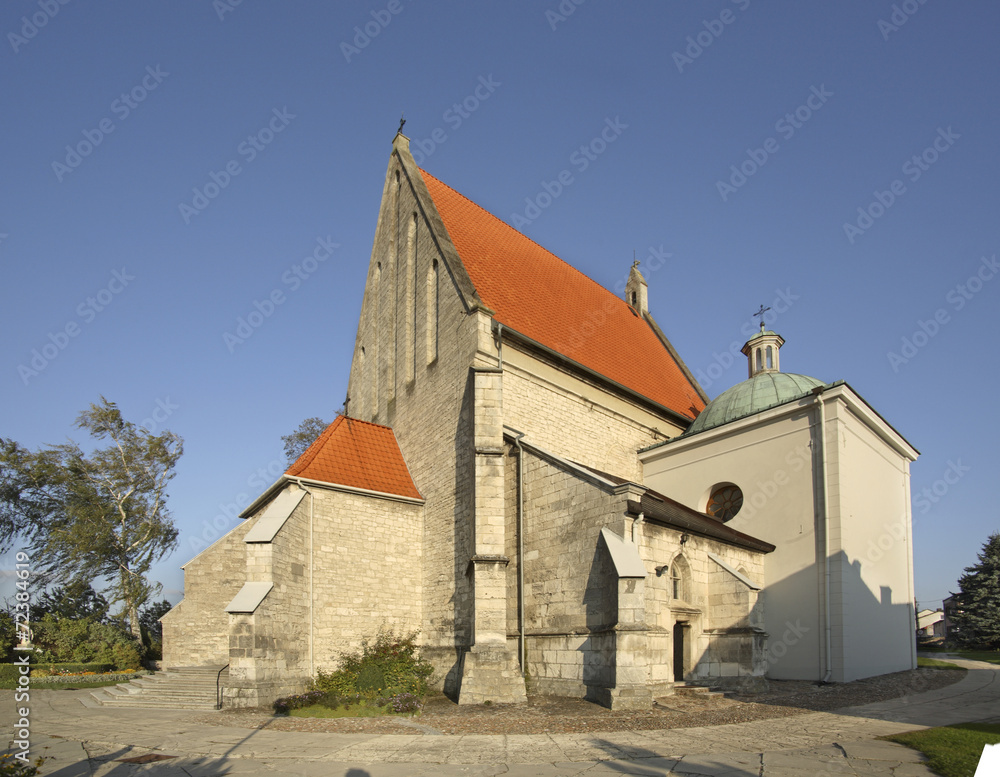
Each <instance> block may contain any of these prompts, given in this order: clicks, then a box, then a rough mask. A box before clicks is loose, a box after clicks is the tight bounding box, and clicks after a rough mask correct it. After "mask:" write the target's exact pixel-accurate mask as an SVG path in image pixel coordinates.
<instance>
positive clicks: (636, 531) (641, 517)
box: [632, 513, 646, 545]
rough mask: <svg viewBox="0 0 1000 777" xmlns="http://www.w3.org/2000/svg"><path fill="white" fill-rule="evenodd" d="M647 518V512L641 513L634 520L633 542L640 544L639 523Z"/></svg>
mask: <svg viewBox="0 0 1000 777" xmlns="http://www.w3.org/2000/svg"><path fill="white" fill-rule="evenodd" d="M644 520H646V515H645V513H639V517H638V518H636V519H635V520H634V521H632V544H633V545H638V544H639V524H640V523H642V522H643V521H644Z"/></svg>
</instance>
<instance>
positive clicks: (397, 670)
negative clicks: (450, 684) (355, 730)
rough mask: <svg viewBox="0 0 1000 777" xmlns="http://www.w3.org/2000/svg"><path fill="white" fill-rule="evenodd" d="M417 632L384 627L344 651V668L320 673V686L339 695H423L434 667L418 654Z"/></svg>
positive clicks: (341, 666) (342, 659)
mask: <svg viewBox="0 0 1000 777" xmlns="http://www.w3.org/2000/svg"><path fill="white" fill-rule="evenodd" d="M416 639H417V633H416V632H412V633H410V634H407V635H397V634H396V633H395V632H393V631H392V630H383V631H379V633H378V634H377V635H376V636H375V639H374V640H368V639H365V640H362V642H361V649H360V650H356V651H349V652H344V653H341V654H340V668H338V669H337V670H335V671H333V672H330V673H326V672H323V671H322V670H321V671H320V672H319V673H318V674H317V677H316V682H315V687H316V689H317V690H320V691H324V692H327V693H332V694H335V695H337V696H339V697H341V698H342V697H345V696H349V695H351V694H361V695H362V696H364V697H365V698H368V699H374V698H377V697H381V698H391V697H395V696H397V695H399V694H411V695H413V696H415V697H423V696H425V695H426V694H427V681H428V678H430V676H431V674H433V672H434V667H433V666H432V665H431V664H430V662H429V661H427V660H426V659H423V658H421V657H420V656H419V655H418V654H417V643H416Z"/></svg>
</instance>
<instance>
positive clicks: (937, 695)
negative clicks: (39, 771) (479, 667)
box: [0, 661, 1000, 777]
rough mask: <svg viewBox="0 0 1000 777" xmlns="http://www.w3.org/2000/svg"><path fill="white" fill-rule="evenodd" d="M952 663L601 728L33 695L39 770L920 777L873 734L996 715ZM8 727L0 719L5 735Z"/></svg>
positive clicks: (63, 774)
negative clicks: (296, 722) (889, 688)
mask: <svg viewBox="0 0 1000 777" xmlns="http://www.w3.org/2000/svg"><path fill="white" fill-rule="evenodd" d="M956 663H962V664H965V665H967V666H968V667H969V668H970V669H971V670H972V671H970V672H969V673H968V675H967V676H966V677H965V678H964V679H963V680H962V681H960V682H959V683H956V684H954V685H952V686H949V687H948V688H943V689H939V690H937V691H930V692H927V693H923V694H914V695H911V696H909V697H905V698H903V699H896V700H893V701H888V702H879V703H877V704H870V705H864V706H860V707H855V708H850V709H846V710H839V711H837V712H836V713H831V712H814V713H804V714H802V715H797V716H793V717H789V718H781V719H769V720H762V721H755V722H751V723H740V724H727V725H722V726H712V727H705V726H702V727H697V728H690V729H668V730H658V731H631V732H606V733H596V734H595V733H578V734H552V735H507V736H504V735H454V736H452V735H434V736H431V735H427V734H421V733H418V732H415V733H414V734H406V735H399V734H394V735H375V734H310V733H305V732H287V731H271V730H266V729H263V730H261V729H241V728H234V727H222V726H210V725H201V724H195V723H192V722H191V719H190V716H191V714H192V713H189V712H181V711H171V710H143V711H142V713H141V717H137V714H136V712H135V711H134V710H109V709H108V708H99V709H88V708H86V707H84V706H83V705H81V704H80V703H79V701H78V700H77V699H76V698H75V696H74V692H71V691H60V692H55V691H52V692H41V693H37V694H33V698H32V739H33V746H34V748H33V751H34V752H41V753H43V754H47V755H48V756H49V762H48V764H47V765H46V767H45V769H44V773H45V774H46V775H57V776H58V777H131V776H132V775H156V776H157V777H160V776H161V775H162V776H163V777H172V775H178V776H180V775H191V776H192V777H195V776H197V777H200V776H201V775H205V776H206V777H207V776H208V775H220V774H225V775H234V776H235V775H240V776H242V775H247V777H256V776H257V775H261V777H263V776H264V775H267V776H268V777H270V775H291V774H295V775H299V774H301V775H303V777H311V775H314V774H315V775H324V777H327V776H328V775H330V776H332V777H422V776H423V775H428V777H430V776H431V775H433V776H434V777H494V775H500V774H504V775H506V777H529V776H531V777H583V775H586V777H610V776H611V775H641V776H642V777H658V776H659V775H667V774H677V775H702V776H708V775H711V776H712V777H744V775H754V777H759V775H764V777H785V775H802V774H807V775H815V774H818V775H825V774H830V775H833V774H848V775H855V776H856V777H859V776H860V775H872V776H873V777H890V775H891V776H892V777H924V776H925V775H929V774H930V772H929V770H928V769H927V767H926V766H924V765H923V764H922V763H921V762H920V761H921V759H920V756H919V755H918V754H917V753H915V752H914V751H911V750H909V749H907V748H904V747H903V746H901V745H896V744H894V743H889V742H880V741H876V740H875V737H877V736H879V735H882V734H888V733H896V732H899V731H907V730H916V729H920V728H923V727H925V726H930V725H944V724H947V723H953V722H962V721H971V720H981V719H996V718H997V710H998V709H1000V668H998V667H995V666H992V665H989V664H981V663H978V662H962V661H956ZM12 725H13V723H12V722H8V721H7V720H4V719H3V717H0V738H2V737H3V736H4V734H5V733H9V732H10V730H11V729H10V727H11V726H12ZM5 730H6V731H5ZM81 742H82V743H83V745H81V744H80V743H81ZM151 751H156V752H160V753H165V754H169V755H175V756H178V757H177V758H174V759H171V760H165V761H160V762H156V763H150V764H141V765H140V764H125V763H122V762H120V761H119V760H117V759H120V758H122V757H125V756H127V755H129V754H132V755H136V754H143V753H146V752H151Z"/></svg>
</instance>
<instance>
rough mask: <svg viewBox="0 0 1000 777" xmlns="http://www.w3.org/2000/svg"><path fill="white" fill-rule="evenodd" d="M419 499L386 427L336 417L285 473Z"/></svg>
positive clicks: (394, 436)
mask: <svg viewBox="0 0 1000 777" xmlns="http://www.w3.org/2000/svg"><path fill="white" fill-rule="evenodd" d="M285 474H286V475H288V476H289V477H301V478H308V479H309V480H319V481H322V482H324V483H331V484H334V485H340V486H351V487H353V488H364V489H367V490H368V491H380V492H382V493H384V494H396V495H398V496H408V497H413V498H414V499H421V498H422V497H421V496H420V492H419V491H417V487H416V486H415V485H414V483H413V478H411V477H410V471H409V470H408V469H407V468H406V462H405V461H404V460H403V454H402V452H401V451H400V450H399V444H398V443H397V442H396V435H395V434H394V433H393V431H392V429H390V428H389V427H388V426H381V425H379V424H372V423H368V422H367V421H359V420H357V419H355V418H347V417H346V416H342V415H340V416H337V419H336V420H335V421H334V422H333V423H332V424H330V425H329V426H328V427H326V429H324V430H323V434H321V435H320V436H319V437H317V438H316V440H315V442H313V444H312V445H310V446H309V448H308V449H307V450H306V452H305V453H303V454H302V455H301V456H299V458H298V459H296V461H295V463H294V464H292V466H291V467H289V468H288V471H287V472H286V473H285Z"/></svg>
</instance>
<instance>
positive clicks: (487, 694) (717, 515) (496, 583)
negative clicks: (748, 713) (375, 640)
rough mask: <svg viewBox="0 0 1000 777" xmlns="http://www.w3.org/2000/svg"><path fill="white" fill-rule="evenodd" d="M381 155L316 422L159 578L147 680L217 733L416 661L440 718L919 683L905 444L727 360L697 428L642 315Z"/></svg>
mask: <svg viewBox="0 0 1000 777" xmlns="http://www.w3.org/2000/svg"><path fill="white" fill-rule="evenodd" d="M618 291H619V293H621V294H622V296H621V297H619V296H617V295H616V294H614V293H612V292H611V291H608V290H607V289H605V288H603V287H601V286H600V285H598V284H597V283H596V282H594V281H593V280H591V279H589V278H587V277H586V276H585V275H583V274H582V273H580V272H579V271H577V270H576V269H574V268H573V267H571V266H570V265H569V264H567V263H566V262H564V261H563V260H561V259H559V258H558V257H557V256H555V255H554V254H552V253H550V252H549V251H547V250H546V249H544V248H542V247H541V246H539V245H537V244H536V243H534V242H533V241H532V240H530V239H529V238H527V237H526V236H524V235H523V234H521V233H520V232H518V231H516V230H515V229H513V228H512V227H511V226H509V225H508V224H506V223H505V222H503V221H501V220H500V219H498V218H496V217H495V216H493V215H491V214H490V213H488V212H487V211H485V210H483V209H482V208H480V207H479V206H478V205H476V204H475V203H473V202H471V201H470V200H468V199H467V198H466V197H464V196H463V195H461V194H459V193H458V192H457V191H455V190H454V189H452V188H450V187H449V186H447V185H446V184H444V183H442V182H441V181H439V180H437V179H436V178H434V177H433V176H432V175H430V174H429V173H427V172H426V171H424V170H421V169H420V168H418V167H417V165H416V163H415V162H414V160H413V157H412V156H411V154H410V151H409V141H408V139H407V138H406V137H405V136H404V135H402V134H401V133H400V134H397V135H396V138H395V139H394V141H393V149H392V154H391V156H390V160H389V168H388V171H387V173H386V178H385V185H384V188H383V193H382V202H381V206H380V209H379V213H378V220H377V224H376V228H375V239H374V246H373V249H372V255H371V260H370V264H369V268H368V276H367V281H366V285H365V289H364V297H363V302H362V307H361V316H360V321H359V325H358V334H357V340H356V344H355V349H354V356H353V360H352V363H351V372H350V379H349V388H348V394H349V401H348V403H347V405H346V408H345V415H341V416H338V418H337V419H336V420H335V421H334V422H333V423H332V424H331V425H330V426H329V427H328V428H327V429H326V430H325V431H324V432H323V434H322V435H321V436H320V437H319V438H318V439H317V440H316V441H315V442H314V443H313V444H312V446H311V447H310V448H309V449H308V450H307V451H306V452H305V453H303V454H302V456H301V457H300V458H299V459H298V460H297V461H296V462H295V463H294V464H293V465H292V466H291V467H290V468H289V469H288V471H287V472H286V473H285V474H284V475H282V476H281V477H280V478H279V479H278V480H277V481H276V482H275V483H274V484H273V485H272V486H271V487H270V488H268V489H267V490H266V491H265V492H264V493H263V494H261V495H260V497H259V498H258V499H257V500H256V501H255V502H254V503H253V504H251V505H250V506H249V507H248V508H247V509H246V510H245V511H244V513H243V514H242V516H241V517H242V518H244V521H243V522H242V523H241V524H240V525H238V526H237V527H235V528H234V529H233V530H232V531H230V532H229V533H228V534H227V535H225V536H224V537H222V538H221V539H219V540H218V541H217V542H216V543H215V544H214V545H212V546H211V547H209V548H207V549H206V550H204V551H203V552H202V553H200V554H199V555H198V556H196V557H195V558H194V559H192V560H191V561H190V562H188V563H187V564H186V565H185V566H184V571H185V596H184V599H183V600H182V601H181V602H180V603H179V604H178V605H177V606H176V607H174V609H173V610H171V611H170V612H169V613H168V614H167V615H166V616H164V618H163V632H164V656H163V657H164V665H165V666H167V667H171V666H173V667H184V666H194V665H213V666H223V665H227V664H228V666H229V674H228V678H229V679H228V681H227V683H226V687H225V689H224V699H225V704H226V705H227V706H232V707H245V706H265V705H267V704H269V703H270V702H271V701H272V700H273V699H275V698H277V697H279V696H283V695H288V694H290V693H295V692H298V691H301V690H303V689H304V688H305V687H307V685H308V683H309V681H310V679H311V678H312V677H314V676H315V673H316V671H317V670H320V669H327V670H328V669H332V668H334V667H335V666H336V663H337V657H338V655H339V653H340V652H342V651H344V650H348V649H352V648H356V647H357V646H358V645H359V644H360V641H361V640H362V639H364V638H366V637H372V636H374V635H375V634H376V633H377V632H378V631H379V629H383V628H392V629H394V630H395V631H396V632H410V631H418V632H419V637H418V642H419V644H420V645H421V648H422V653H423V655H424V656H426V657H427V658H429V659H430V660H431V661H432V662H433V663H434V665H435V667H436V669H437V672H436V674H435V678H436V682H437V684H438V686H439V687H441V688H443V690H444V691H445V692H446V693H448V694H449V695H451V696H453V698H455V699H457V701H458V702H459V703H460V704H470V703H482V702H486V701H492V702H505V703H516V702H523V701H524V700H525V698H526V690H527V689H531V690H532V691H534V692H539V693H549V694H559V695H570V696H580V697H585V698H588V699H591V700H593V701H595V702H598V703H601V704H604V705H606V706H609V707H612V708H644V707H648V706H649V705H651V703H652V700H653V699H654V698H656V697H657V696H662V695H665V694H669V693H671V692H672V690H673V689H674V688H675V687H676V686H677V685H678V684H701V685H710V686H718V687H726V688H740V689H746V690H753V689H759V688H763V687H766V683H767V679H768V678H790V679H804V680H827V681H835V682H842V681H849V680H853V679H857V678H860V677H867V676H871V675H876V674H882V673H886V672H893V671H899V670H904V669H910V668H913V667H915V666H916V657H915V652H914V640H913V628H914V626H913V623H914V614H913V609H912V608H913V569H912V552H911V544H910V537H911V531H910V487H909V464H910V462H911V461H914V460H915V459H916V456H917V451H915V450H914V449H913V448H912V447H911V446H910V445H909V443H907V442H906V440H904V439H903V438H902V437H901V436H900V435H899V433H898V432H896V431H895V430H894V429H893V428H892V427H891V426H890V425H889V423H888V422H887V421H885V420H884V419H883V418H882V417H881V416H880V415H879V414H878V413H877V412H876V411H875V410H874V409H873V408H871V407H870V406H869V405H868V404H867V403H866V402H865V401H864V400H863V399H862V398H861V397H860V396H859V395H858V394H857V393H856V392H855V391H854V390H853V389H852V388H851V387H850V386H849V385H847V384H846V383H844V382H835V383H826V382H824V381H822V380H817V379H814V378H809V377H806V376H803V375H797V374H792V373H785V372H782V371H781V370H780V368H779V361H780V353H779V352H780V348H781V345H782V344H783V342H784V341H783V339H782V338H781V336H780V335H778V334H776V333H774V332H771V331H766V330H764V327H763V324H762V326H761V331H760V333H758V334H756V335H755V336H754V337H752V338H751V339H750V340H749V341H748V342H747V344H746V346H745V347H744V353H745V354H746V355H747V360H748V379H747V380H746V381H744V382H742V383H740V384H738V385H737V386H734V387H733V388H731V389H729V390H728V391H726V392H724V393H723V394H722V395H720V396H719V397H717V398H716V399H715V400H713V401H711V402H710V401H709V398H708V397H707V396H706V394H705V392H704V391H703V390H702V388H701V387H700V386H699V385H698V383H697V381H696V380H695V378H694V377H693V375H692V374H691V372H690V370H688V368H687V367H686V366H685V364H684V362H683V361H682V360H681V358H680V356H679V355H678V353H677V352H676V351H675V350H674V348H673V346H672V345H671V344H670V342H669V340H668V339H667V337H666V335H665V334H664V333H663V331H662V330H661V329H660V327H659V326H658V325H657V323H656V321H655V320H654V319H653V317H652V315H651V314H650V312H649V309H648V301H647V284H646V281H645V279H644V278H643V276H642V274H641V273H640V270H639V268H638V267H637V266H635V265H633V267H632V269H631V271H630V272H629V275H628V281H627V283H625V284H624V289H620V290H618Z"/></svg>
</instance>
